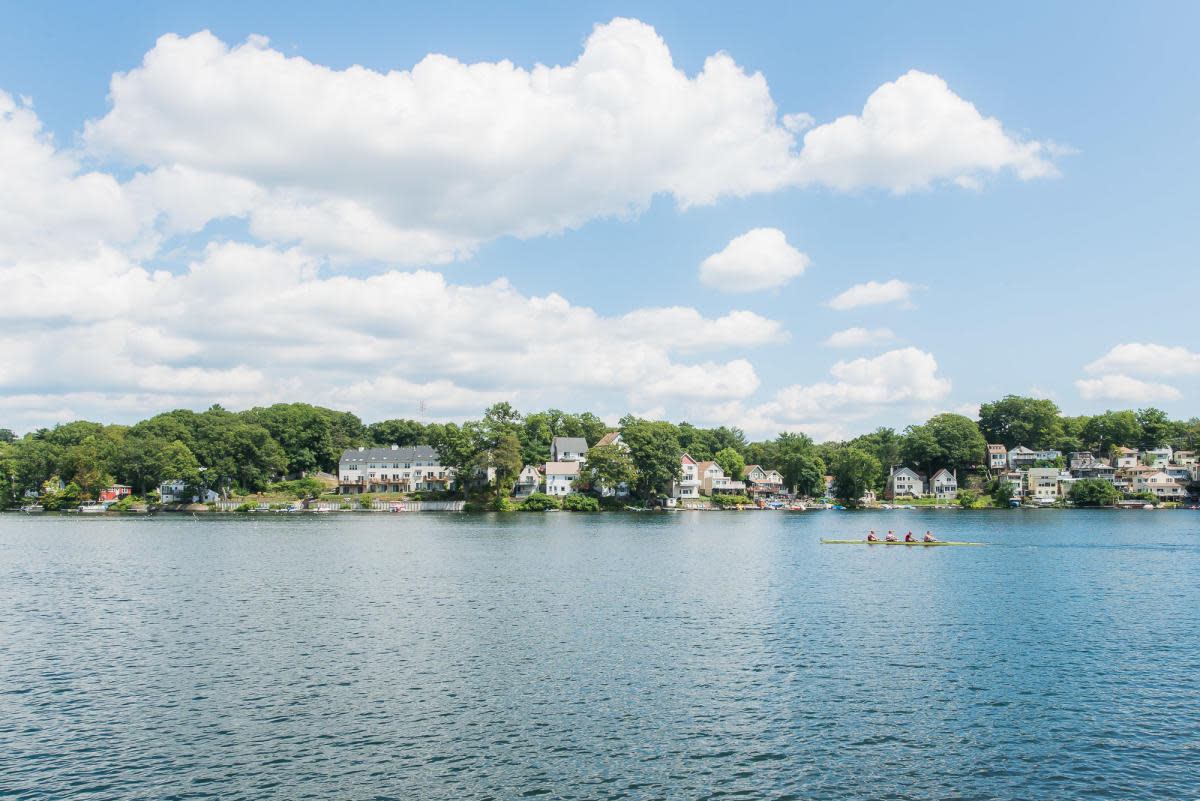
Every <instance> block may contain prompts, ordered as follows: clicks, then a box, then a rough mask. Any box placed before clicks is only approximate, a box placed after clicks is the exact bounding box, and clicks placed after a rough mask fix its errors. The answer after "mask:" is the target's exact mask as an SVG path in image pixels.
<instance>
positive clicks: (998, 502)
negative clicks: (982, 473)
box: [991, 480, 1013, 509]
mask: <svg viewBox="0 0 1200 801" xmlns="http://www.w3.org/2000/svg"><path fill="white" fill-rule="evenodd" d="M991 496H992V506H999V507H1001V508H1003V509H1007V508H1008V507H1009V506H1011V505H1012V498H1013V486H1012V484H1011V483H1010V482H1008V481H1000V480H997V481H994V482H992V487H991Z"/></svg>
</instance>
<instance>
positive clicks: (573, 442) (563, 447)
mask: <svg viewBox="0 0 1200 801" xmlns="http://www.w3.org/2000/svg"><path fill="white" fill-rule="evenodd" d="M550 447H551V448H552V449H553V450H556V451H558V452H559V453H563V452H564V451H572V452H574V453H587V449H588V446H587V440H586V439H584V438H583V437H555V438H554V439H552V440H551V441H550Z"/></svg>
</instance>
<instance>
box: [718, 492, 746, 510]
mask: <svg viewBox="0 0 1200 801" xmlns="http://www.w3.org/2000/svg"><path fill="white" fill-rule="evenodd" d="M712 502H713V504H714V505H716V506H721V507H726V506H748V505H749V504H750V499H749V498H747V497H746V496H745V495H722V494H720V493H716V494H714V495H713V496H712Z"/></svg>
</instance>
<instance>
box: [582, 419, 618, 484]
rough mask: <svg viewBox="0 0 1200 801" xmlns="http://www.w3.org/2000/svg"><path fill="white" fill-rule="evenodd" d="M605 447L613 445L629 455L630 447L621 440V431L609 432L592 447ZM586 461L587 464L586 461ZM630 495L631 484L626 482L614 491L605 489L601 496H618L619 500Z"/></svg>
mask: <svg viewBox="0 0 1200 801" xmlns="http://www.w3.org/2000/svg"><path fill="white" fill-rule="evenodd" d="M604 445H612V446H613V447H614V448H617V449H618V450H621V451H624V452H625V453H629V446H628V445H626V444H625V442H624V441H623V440H622V439H621V432H620V431H609V432H608V433H607V434H605V435H604V436H603V437H601V438H600V439H598V440H597V441H596V444H595V445H593V446H592V447H593V448H599V447H602V446H604ZM584 461H585V462H586V460H584ZM628 494H629V484H628V482H625V481H622V482H621V483H620V484H618V485H617V487H616V489H612V488H611V487H605V488H604V489H602V490H600V495H601V496H602V497H605V498H611V497H613V496H617V497H619V498H624V497H625V496H626V495H628Z"/></svg>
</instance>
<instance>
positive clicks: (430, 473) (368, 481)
mask: <svg viewBox="0 0 1200 801" xmlns="http://www.w3.org/2000/svg"><path fill="white" fill-rule="evenodd" d="M477 473H479V475H477V476H475V477H474V480H479V479H480V478H482V477H483V475H485V474H483V473H482V471H477ZM489 473H492V471H491V468H489ZM493 474H494V473H493ZM454 478H455V477H454V469H453V468H448V467H445V466H443V465H442V463H441V460H440V459H439V458H438V452H437V450H435V449H434V448H431V447H430V446H428V445H413V446H408V447H403V448H401V447H399V446H397V445H392V446H391V447H387V448H350V449H347V450H345V451H342V458H341V459H339V460H338V492H339V493H340V494H342V495H361V494H363V493H364V492H418V491H429V490H445V489H452V488H454ZM488 478H490V475H488ZM485 480H486V479H485Z"/></svg>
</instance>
